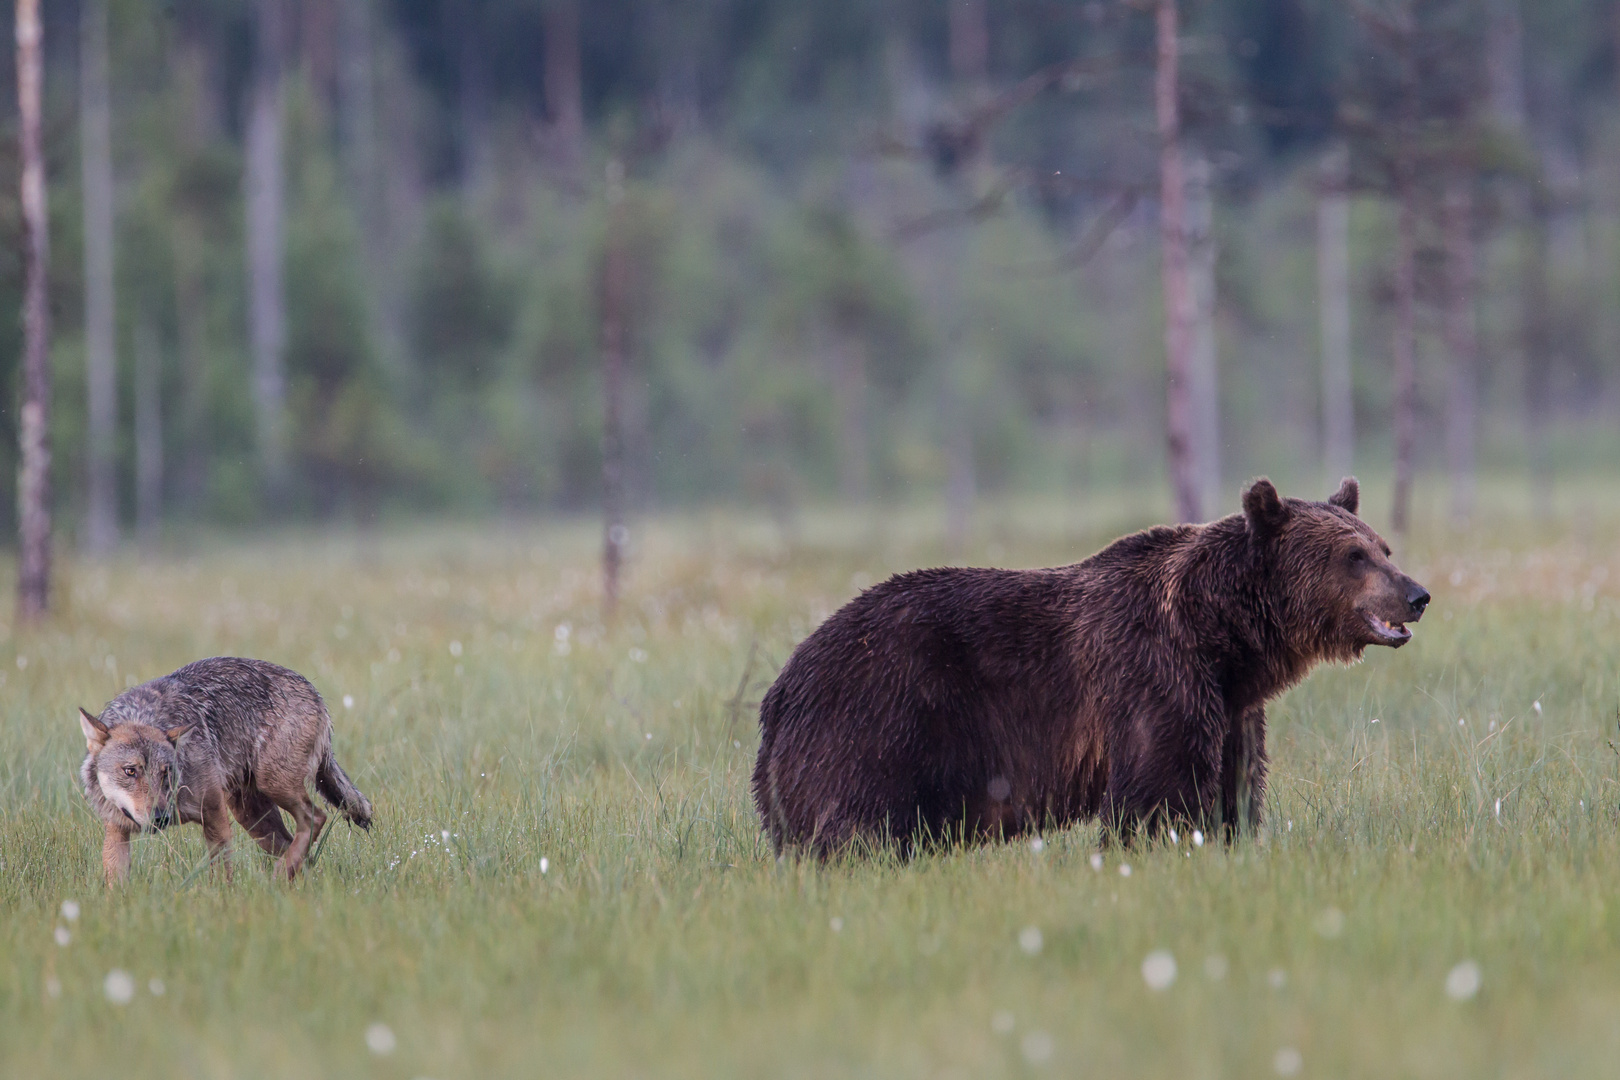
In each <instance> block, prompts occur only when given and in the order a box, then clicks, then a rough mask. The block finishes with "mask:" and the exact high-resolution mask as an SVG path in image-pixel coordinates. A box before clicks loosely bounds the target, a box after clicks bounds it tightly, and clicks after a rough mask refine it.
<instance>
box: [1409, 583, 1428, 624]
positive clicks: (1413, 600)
mask: <svg viewBox="0 0 1620 1080" xmlns="http://www.w3.org/2000/svg"><path fill="white" fill-rule="evenodd" d="M1406 603H1407V605H1408V606H1409V607H1410V608H1411V609H1412V614H1413V615H1414V616H1421V615H1422V614H1423V609H1424V608H1426V607H1428V606H1429V590H1428V589H1425V588H1424V587H1423V586H1421V585H1419V584H1418V583H1417V582H1415V581H1414V582H1413V583H1412V587H1411V588H1410V589H1409V590H1407V593H1406Z"/></svg>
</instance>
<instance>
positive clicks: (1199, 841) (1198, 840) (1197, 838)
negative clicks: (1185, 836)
mask: <svg viewBox="0 0 1620 1080" xmlns="http://www.w3.org/2000/svg"><path fill="white" fill-rule="evenodd" d="M1192 841H1193V847H1203V846H1204V832H1203V830H1202V829H1194V830H1193V835H1192Z"/></svg>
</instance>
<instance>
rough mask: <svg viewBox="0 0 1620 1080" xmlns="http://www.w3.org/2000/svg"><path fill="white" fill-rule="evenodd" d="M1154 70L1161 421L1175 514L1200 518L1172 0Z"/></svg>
mask: <svg viewBox="0 0 1620 1080" xmlns="http://www.w3.org/2000/svg"><path fill="white" fill-rule="evenodd" d="M1157 23H1158V25H1157V30H1158V70H1157V72H1156V73H1155V79H1154V94H1153V97H1154V106H1155V111H1156V113H1157V114H1158V122H1159V242H1160V247H1161V249H1162V256H1161V262H1160V276H1161V278H1162V281H1163V286H1162V287H1163V290H1164V344H1165V421H1166V428H1167V434H1168V442H1169V451H1170V483H1171V486H1172V488H1173V489H1174V491H1175V498H1176V516H1177V518H1178V519H1179V520H1181V521H1201V520H1203V514H1202V512H1201V509H1200V505H1199V502H1200V500H1199V497H1198V471H1197V468H1196V466H1195V463H1194V461H1193V446H1192V438H1193V436H1192V427H1193V410H1192V393H1191V386H1190V384H1189V376H1190V374H1191V371H1190V368H1191V364H1192V345H1193V340H1192V339H1193V333H1192V329H1193V318H1194V312H1193V295H1192V289H1191V286H1190V283H1189V281H1188V274H1187V238H1186V189H1185V178H1184V176H1183V174H1182V165H1181V109H1180V103H1179V102H1178V101H1177V93H1178V90H1177V67H1178V64H1179V61H1180V47H1179V44H1178V42H1177V40H1176V34H1177V32H1178V31H1177V26H1176V23H1177V19H1176V0H1159V4H1158V19H1157Z"/></svg>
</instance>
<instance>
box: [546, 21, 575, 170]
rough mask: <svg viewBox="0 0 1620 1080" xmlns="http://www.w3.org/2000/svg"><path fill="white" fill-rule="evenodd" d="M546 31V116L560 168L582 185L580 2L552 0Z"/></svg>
mask: <svg viewBox="0 0 1620 1080" xmlns="http://www.w3.org/2000/svg"><path fill="white" fill-rule="evenodd" d="M542 18H543V20H544V30H545V50H546V70H545V91H546V113H547V120H548V121H549V123H550V128H551V130H550V136H551V143H552V147H553V152H554V154H555V155H556V161H557V168H558V170H559V171H560V172H561V173H562V174H563V175H564V177H566V178H567V180H568V181H569V182H571V183H578V181H579V169H580V165H581V163H582V161H583V159H584V156H585V108H584V100H585V95H584V94H583V92H582V91H581V84H580V58H579V0H552V2H551V3H550V4H548V5H547V6H546V8H545V10H544V12H543V13H542Z"/></svg>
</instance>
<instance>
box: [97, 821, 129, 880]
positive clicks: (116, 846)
mask: <svg viewBox="0 0 1620 1080" xmlns="http://www.w3.org/2000/svg"><path fill="white" fill-rule="evenodd" d="M101 870H102V872H103V873H104V874H105V875H106V877H107V884H108V885H117V884H119V883H120V882H122V881H123V880H124V879H125V878H127V877H128V876H129V830H128V829H123V828H120V827H118V826H117V825H108V826H107V832H106V835H105V836H103V837H102V840H101Z"/></svg>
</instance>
